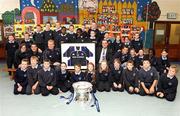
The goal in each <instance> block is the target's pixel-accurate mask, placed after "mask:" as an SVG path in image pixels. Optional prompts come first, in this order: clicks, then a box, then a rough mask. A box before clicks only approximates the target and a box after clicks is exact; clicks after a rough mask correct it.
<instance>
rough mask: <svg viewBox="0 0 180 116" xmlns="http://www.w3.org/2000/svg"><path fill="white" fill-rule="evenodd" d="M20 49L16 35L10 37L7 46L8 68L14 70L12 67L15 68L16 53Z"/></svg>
mask: <svg viewBox="0 0 180 116" xmlns="http://www.w3.org/2000/svg"><path fill="white" fill-rule="evenodd" d="M18 48H19V45H18V42H16V41H15V38H14V35H9V36H8V42H7V43H6V45H5V49H6V51H7V67H8V69H9V68H12V66H13V65H14V66H15V59H14V57H15V52H16V50H17V49H18ZM9 75H11V72H9Z"/></svg>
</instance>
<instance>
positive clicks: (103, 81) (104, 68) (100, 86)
mask: <svg viewBox="0 0 180 116" xmlns="http://www.w3.org/2000/svg"><path fill="white" fill-rule="evenodd" d="M111 82H112V80H111V72H110V70H109V66H108V63H107V61H105V60H103V61H102V62H101V63H100V65H99V70H98V71H97V79H96V85H97V90H98V91H100V92H103V91H106V92H110V90H111V85H112V84H111Z"/></svg>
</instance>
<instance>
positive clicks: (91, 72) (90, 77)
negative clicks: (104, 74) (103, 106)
mask: <svg viewBox="0 0 180 116" xmlns="http://www.w3.org/2000/svg"><path fill="white" fill-rule="evenodd" d="M85 81H88V82H90V83H91V84H92V85H93V91H94V92H95V91H96V87H95V84H96V74H95V66H94V64H93V63H92V62H90V63H88V65H87V70H86V72H85Z"/></svg>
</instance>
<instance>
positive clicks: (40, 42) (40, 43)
mask: <svg viewBox="0 0 180 116" xmlns="http://www.w3.org/2000/svg"><path fill="white" fill-rule="evenodd" d="M33 41H34V42H35V43H36V45H37V47H38V48H39V49H41V50H42V51H44V35H43V31H42V27H41V25H37V26H36V31H35V32H34V34H33Z"/></svg>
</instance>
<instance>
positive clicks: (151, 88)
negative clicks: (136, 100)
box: [139, 59, 158, 96]
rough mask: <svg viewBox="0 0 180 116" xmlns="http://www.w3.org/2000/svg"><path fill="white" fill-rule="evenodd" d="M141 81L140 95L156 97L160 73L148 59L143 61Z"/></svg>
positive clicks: (140, 71) (140, 74) (140, 73)
mask: <svg viewBox="0 0 180 116" xmlns="http://www.w3.org/2000/svg"><path fill="white" fill-rule="evenodd" d="M139 79H140V95H141V96H145V95H154V93H155V87H156V85H157V82H158V72H157V70H156V69H155V68H154V67H151V64H150V61H149V60H148V59H144V60H143V66H142V68H141V69H140V70H139Z"/></svg>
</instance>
